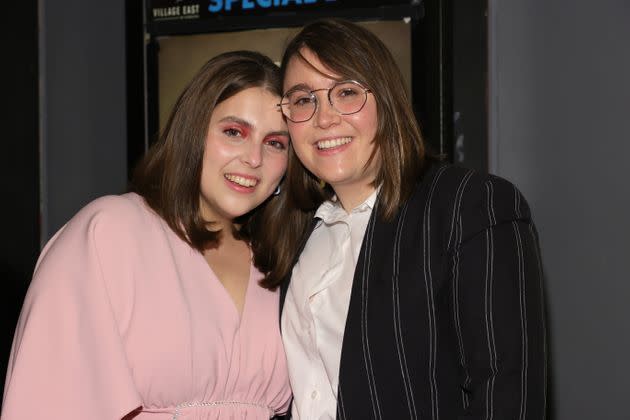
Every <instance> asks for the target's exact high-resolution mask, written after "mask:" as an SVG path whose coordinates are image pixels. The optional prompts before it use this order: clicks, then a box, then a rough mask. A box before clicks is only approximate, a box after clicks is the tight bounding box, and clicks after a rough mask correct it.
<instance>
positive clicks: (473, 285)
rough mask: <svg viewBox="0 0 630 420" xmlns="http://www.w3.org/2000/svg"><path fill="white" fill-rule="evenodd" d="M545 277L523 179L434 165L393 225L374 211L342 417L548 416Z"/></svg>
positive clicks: (354, 300) (349, 325) (354, 313)
mask: <svg viewBox="0 0 630 420" xmlns="http://www.w3.org/2000/svg"><path fill="white" fill-rule="evenodd" d="M542 277H543V276H542V267H541V261H540V253H539V247H538V239H537V233H536V229H535V227H534V224H533V222H532V220H531V217H530V211H529V208H528V205H527V203H526V201H525V199H524V198H523V196H522V195H521V194H520V192H519V191H518V190H517V189H516V187H514V185H512V184H511V183H509V182H508V181H506V180H504V179H501V178H498V177H495V176H491V175H485V174H480V173H477V172H474V171H471V170H467V169H463V168H459V167H454V166H450V165H434V166H433V167H431V168H430V169H429V170H427V172H426V174H425V175H424V176H423V179H422V180H421V181H420V182H419V183H418V185H417V188H416V190H415V192H414V193H413V195H412V197H411V198H410V199H409V200H408V202H407V203H406V204H405V206H404V207H403V208H401V210H400V211H399V212H398V214H397V216H396V218H395V219H394V220H393V221H392V222H391V223H385V222H383V221H381V220H379V218H378V217H377V211H376V210H375V211H374V212H373V213H372V217H371V219H370V222H369V224H368V227H367V230H366V233H365V237H364V240H363V245H362V248H361V254H360V256H359V260H358V263H357V267H356V269H355V274H354V280H353V285H352V293H351V298H350V307H349V310H348V317H347V321H346V327H345V333H344V339H343V347H342V352H341V364H340V372H339V389H338V402H337V418H338V419H339V420H367V419H386V420H390V419H396V420H398V419H420V420H464V419H466V420H473V419H474V420H477V419H479V420H480V419H487V420H512V419H528V420H534V419H543V418H544V417H545V401H546V360H545V359H546V343H545V324H544V305H543V285H542ZM287 289H288V281H287V282H285V284H283V286H282V289H281V304H282V303H284V297H285V296H286V291H287Z"/></svg>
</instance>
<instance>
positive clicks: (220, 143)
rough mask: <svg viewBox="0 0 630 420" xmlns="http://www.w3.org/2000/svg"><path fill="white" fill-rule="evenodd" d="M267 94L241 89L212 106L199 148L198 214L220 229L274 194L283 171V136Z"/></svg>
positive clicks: (279, 118)
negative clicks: (202, 142)
mask: <svg viewBox="0 0 630 420" xmlns="http://www.w3.org/2000/svg"><path fill="white" fill-rule="evenodd" d="M279 102H280V98H279V97H278V96H276V95H274V94H273V93H271V92H269V91H268V90H267V89H265V88H262V87H253V88H248V89H245V90H243V91H241V92H239V93H237V94H236V95H234V96H232V97H230V98H228V99H226V100H225V101H223V102H221V103H220V104H218V105H217V106H216V107H215V108H214V111H213V112H212V116H211V117H210V124H209V126H208V132H207V136H206V142H205V151H204V155H203V167H202V171H201V194H200V210H201V215H202V217H203V218H204V219H205V220H208V221H213V222H218V223H219V224H221V225H226V224H229V223H231V222H232V220H233V219H234V218H236V217H239V216H242V215H243V214H245V213H247V212H249V211H251V210H252V209H254V208H255V207H257V206H258V205H260V204H261V203H262V202H263V201H265V200H266V199H267V198H268V197H269V196H270V195H271V194H272V193H273V191H274V190H275V189H276V187H277V186H278V184H279V183H280V180H281V179H282V176H283V175H284V173H285V170H286V168H287V159H288V148H289V136H288V133H287V126H286V124H285V122H284V119H283V118H282V114H281V112H280V111H279V109H278V107H277V106H276V105H277V104H278V103H279Z"/></svg>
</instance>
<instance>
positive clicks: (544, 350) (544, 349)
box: [529, 223, 547, 420]
mask: <svg viewBox="0 0 630 420" xmlns="http://www.w3.org/2000/svg"><path fill="white" fill-rule="evenodd" d="M529 234H530V235H531V238H532V241H534V242H536V234H535V233H534V226H533V224H532V223H530V224H529ZM535 254H536V265H537V267H538V279H539V284H538V285H539V287H540V303H541V314H540V319H541V320H542V328H543V334H542V354H543V378H547V322H546V319H545V318H546V317H545V305H544V302H545V290H544V286H543V270H542V263H541V261H540V252H539V251H538V249H536V250H535ZM542 392H543V412H542V415H543V418H542V420H545V418H546V417H547V381H546V380H543V389H542Z"/></svg>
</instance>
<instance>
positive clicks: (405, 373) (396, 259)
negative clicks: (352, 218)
mask: <svg viewBox="0 0 630 420" xmlns="http://www.w3.org/2000/svg"><path fill="white" fill-rule="evenodd" d="M408 207H409V202H406V203H405V205H404V207H403V208H402V210H401V214H400V218H399V220H398V225H397V226H396V236H395V240H394V255H393V264H394V266H393V273H392V306H393V311H394V335H395V338H396V351H397V353H398V363H399V365H400V373H401V376H402V378H403V384H404V387H405V396H406V397H407V407H408V408H409V417H410V418H412V419H417V418H418V414H417V412H416V403H415V401H414V395H413V387H412V386H411V377H410V375H409V369H408V368H407V356H406V354H405V343H404V341H403V338H402V327H401V321H400V295H399V287H398V280H399V268H400V240H401V238H402V231H403V226H404V224H405V219H406V216H407V209H408Z"/></svg>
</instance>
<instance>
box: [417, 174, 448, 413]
mask: <svg viewBox="0 0 630 420" xmlns="http://www.w3.org/2000/svg"><path fill="white" fill-rule="evenodd" d="M445 170H446V167H442V168H440V170H439V171H438V173H437V174H436V175H435V178H434V180H433V184H432V185H431V189H430V192H429V196H428V198H427V202H426V204H425V207H424V220H423V223H422V234H423V235H422V238H423V248H424V256H423V257H424V260H423V262H424V284H425V287H426V291H427V309H428V318H429V371H430V372H431V377H430V384H431V387H430V388H431V415H432V417H431V418H432V419H433V420H438V419H439V415H440V413H439V407H438V395H437V379H436V368H435V365H436V354H437V337H436V330H437V327H436V323H435V301H434V296H433V279H432V276H431V255H430V246H429V245H430V241H429V238H430V235H431V228H430V223H429V222H430V221H431V202H432V201H433V193H434V192H435V188H436V186H437V183H438V181H439V179H440V177H441V176H442V173H443V172H444V171H445Z"/></svg>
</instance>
